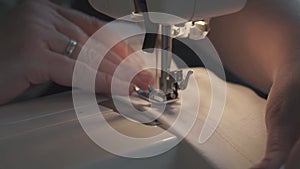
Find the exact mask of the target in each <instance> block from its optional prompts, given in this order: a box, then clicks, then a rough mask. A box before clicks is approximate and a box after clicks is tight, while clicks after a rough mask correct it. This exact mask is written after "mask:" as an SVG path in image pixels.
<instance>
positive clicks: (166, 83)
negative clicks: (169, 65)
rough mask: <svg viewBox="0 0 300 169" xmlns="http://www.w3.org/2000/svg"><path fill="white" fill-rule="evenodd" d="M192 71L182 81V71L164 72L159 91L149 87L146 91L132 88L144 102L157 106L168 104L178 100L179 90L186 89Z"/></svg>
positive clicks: (135, 87)
mask: <svg viewBox="0 0 300 169" xmlns="http://www.w3.org/2000/svg"><path fill="white" fill-rule="evenodd" d="M192 74H193V71H188V73H187V75H186V78H185V79H183V72H182V70H178V71H172V72H169V73H166V72H164V75H163V76H162V77H161V78H160V89H156V88H154V87H153V86H151V85H149V87H148V91H144V90H142V89H140V88H139V87H138V86H134V91H135V92H136V93H137V94H138V95H139V96H140V97H141V98H142V99H144V100H147V101H149V102H151V103H157V104H168V103H173V102H176V101H177V100H178V99H179V90H184V89H186V87H187V85H188V81H189V78H190V76H191V75H192ZM162 78H163V79H162Z"/></svg>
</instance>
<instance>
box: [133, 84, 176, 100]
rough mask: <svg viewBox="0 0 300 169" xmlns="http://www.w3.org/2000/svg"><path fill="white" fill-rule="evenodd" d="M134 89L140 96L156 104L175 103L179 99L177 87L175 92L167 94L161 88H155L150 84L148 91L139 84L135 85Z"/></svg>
mask: <svg viewBox="0 0 300 169" xmlns="http://www.w3.org/2000/svg"><path fill="white" fill-rule="evenodd" d="M134 91H135V92H136V93H137V94H138V96H139V97H140V98H142V99H144V100H146V101H148V102H150V103H155V104H169V103H174V102H176V101H178V100H179V98H178V91H177V89H176V90H174V91H173V93H168V94H165V93H164V92H163V91H161V90H159V89H155V88H154V87H153V86H151V85H149V87H148V91H144V90H142V89H140V88H139V87H138V86H136V85H135V86H134Z"/></svg>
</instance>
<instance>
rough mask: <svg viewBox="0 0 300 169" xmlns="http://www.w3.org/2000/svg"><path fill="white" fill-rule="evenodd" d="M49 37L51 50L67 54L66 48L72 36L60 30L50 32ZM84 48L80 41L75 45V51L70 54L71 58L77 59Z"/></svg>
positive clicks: (47, 38) (48, 42) (47, 39)
mask: <svg viewBox="0 0 300 169" xmlns="http://www.w3.org/2000/svg"><path fill="white" fill-rule="evenodd" d="M48 35H49V36H48V37H46V41H47V44H48V47H49V49H50V50H51V51H53V52H56V53H59V54H62V55H65V54H66V48H67V46H69V45H70V44H69V43H70V40H71V39H70V38H69V37H67V36H66V35H64V34H62V33H59V32H49V33H48ZM81 49H82V44H81V43H80V42H78V44H77V45H76V46H75V50H74V51H73V53H72V54H71V55H70V56H68V57H70V58H73V59H76V58H77V57H78V55H79V53H80V51H81Z"/></svg>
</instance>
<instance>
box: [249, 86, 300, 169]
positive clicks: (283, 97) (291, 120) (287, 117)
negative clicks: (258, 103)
mask: <svg viewBox="0 0 300 169" xmlns="http://www.w3.org/2000/svg"><path fill="white" fill-rule="evenodd" d="M290 89H291V86H290V85H284V84H282V83H279V84H278V83H277V84H276V83H275V84H274V85H273V86H272V89H271V91H270V95H269V98H268V101H267V107H266V126H267V132H268V135H267V137H268V138H267V148H266V153H265V156H264V158H263V159H262V161H261V162H260V163H259V164H257V165H256V166H254V167H253V168H252V169H280V168H281V167H282V165H283V164H285V162H286V160H287V158H288V156H289V153H290V151H291V149H292V147H293V145H294V144H295V141H296V139H297V135H298V134H297V130H295V129H297V126H298V117H297V114H298V113H297V112H295V111H297V110H298V109H296V108H295V104H294V103H295V98H293V97H292V95H291V93H290V91H289V90H290Z"/></svg>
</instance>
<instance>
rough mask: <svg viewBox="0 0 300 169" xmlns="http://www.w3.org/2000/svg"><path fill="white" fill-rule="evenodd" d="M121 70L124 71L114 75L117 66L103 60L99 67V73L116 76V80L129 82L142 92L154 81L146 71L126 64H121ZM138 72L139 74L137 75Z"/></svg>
mask: <svg viewBox="0 0 300 169" xmlns="http://www.w3.org/2000/svg"><path fill="white" fill-rule="evenodd" d="M122 66H123V67H122V70H126V71H118V72H117V73H115V71H116V69H117V68H118V65H116V64H114V63H113V62H111V61H110V60H107V59H104V60H103V61H102V62H101V64H100V66H99V71H100V72H103V73H107V74H110V75H112V76H116V77H117V78H119V79H121V80H124V81H131V80H132V83H134V84H135V85H137V86H139V87H140V88H142V89H143V90H145V89H148V85H152V84H153V81H154V77H153V75H152V74H151V73H150V72H148V71H142V72H140V71H141V69H140V68H138V67H136V66H135V65H131V64H126V62H124V63H123V64H122ZM139 72H140V73H139ZM134 74H137V75H136V76H135V77H133V79H130V77H132V75H134Z"/></svg>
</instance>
